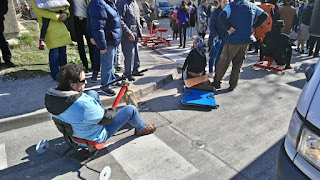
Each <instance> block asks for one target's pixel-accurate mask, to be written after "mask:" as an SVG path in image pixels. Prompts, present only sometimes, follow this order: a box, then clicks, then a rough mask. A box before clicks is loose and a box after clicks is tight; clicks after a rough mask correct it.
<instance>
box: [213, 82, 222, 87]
mask: <svg viewBox="0 0 320 180" xmlns="http://www.w3.org/2000/svg"><path fill="white" fill-rule="evenodd" d="M212 85H213V87H214V88H216V89H220V88H221V85H220V83H215V82H213V83H212Z"/></svg>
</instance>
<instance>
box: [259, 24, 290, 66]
mask: <svg viewBox="0 0 320 180" xmlns="http://www.w3.org/2000/svg"><path fill="white" fill-rule="evenodd" d="M283 27H284V22H283V20H278V21H277V22H276V23H274V25H273V27H272V30H271V31H269V32H267V34H266V37H265V38H264V40H263V44H261V50H260V61H261V60H262V59H263V57H266V56H268V57H272V58H274V59H275V61H276V63H277V64H278V65H281V66H282V65H284V64H285V65H286V66H285V69H292V67H291V66H290V61H291V56H292V48H291V42H290V38H289V36H288V35H287V34H285V33H282V31H281V29H282V28H283Z"/></svg>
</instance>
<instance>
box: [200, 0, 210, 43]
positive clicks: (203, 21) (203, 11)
mask: <svg viewBox="0 0 320 180" xmlns="http://www.w3.org/2000/svg"><path fill="white" fill-rule="evenodd" d="M197 15H198V16H197V31H198V35H199V36H201V37H202V38H203V42H204V37H205V36H206V30H207V29H208V16H207V0H201V4H200V6H199V7H198V12H197ZM204 46H205V45H204Z"/></svg>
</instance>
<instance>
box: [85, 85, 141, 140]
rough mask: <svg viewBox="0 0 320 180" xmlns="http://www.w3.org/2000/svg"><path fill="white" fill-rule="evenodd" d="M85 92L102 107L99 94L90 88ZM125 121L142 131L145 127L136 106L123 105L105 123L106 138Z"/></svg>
mask: <svg viewBox="0 0 320 180" xmlns="http://www.w3.org/2000/svg"><path fill="white" fill-rule="evenodd" d="M86 93H87V94H88V95H89V96H91V97H92V98H93V99H95V100H96V101H97V102H98V103H99V104H100V105H101V107H103V106H102V103H101V101H100V97H99V94H98V93H97V92H96V91H94V90H90V91H88V92H86ZM126 122H129V124H130V125H131V126H132V127H134V128H135V129H136V130H137V131H142V130H143V129H144V128H145V127H146V124H145V123H144V122H143V121H142V119H141V117H140V115H139V112H138V110H137V108H136V107H135V106H132V105H129V106H125V107H124V108H122V109H120V111H118V112H117V115H116V117H115V118H114V120H113V121H112V123H110V124H108V125H106V128H107V130H108V136H107V139H109V138H110V137H111V136H112V135H114V133H116V132H117V131H118V130H119V129H120V128H121V127H122V126H123V125H124V124H125V123H126Z"/></svg>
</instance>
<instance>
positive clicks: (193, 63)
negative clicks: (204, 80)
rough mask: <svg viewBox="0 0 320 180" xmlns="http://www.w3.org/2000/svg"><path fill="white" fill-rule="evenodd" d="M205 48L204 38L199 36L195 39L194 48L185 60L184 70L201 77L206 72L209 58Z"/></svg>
mask: <svg viewBox="0 0 320 180" xmlns="http://www.w3.org/2000/svg"><path fill="white" fill-rule="evenodd" d="M205 52H206V51H205V49H204V48H203V40H202V38H201V37H200V36H197V37H196V38H195V39H194V41H193V49H192V50H191V51H190V53H189V54H188V56H187V59H186V60H185V62H184V64H183V67H182V71H183V72H184V71H185V70H187V74H188V76H191V77H199V76H202V75H205V74H206V71H205V68H206V66H207V58H206V54H205Z"/></svg>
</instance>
